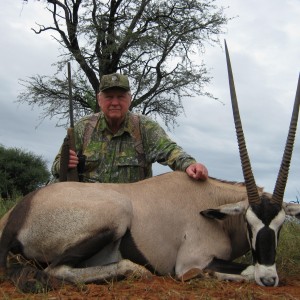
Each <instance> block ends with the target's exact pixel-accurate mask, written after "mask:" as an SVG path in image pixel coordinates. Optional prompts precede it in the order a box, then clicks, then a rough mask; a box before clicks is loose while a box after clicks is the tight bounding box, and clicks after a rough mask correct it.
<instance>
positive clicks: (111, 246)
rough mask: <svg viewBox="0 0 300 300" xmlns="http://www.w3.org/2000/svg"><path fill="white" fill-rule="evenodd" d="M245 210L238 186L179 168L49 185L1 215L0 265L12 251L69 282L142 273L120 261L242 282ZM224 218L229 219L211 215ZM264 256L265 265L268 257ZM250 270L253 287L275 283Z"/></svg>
mask: <svg viewBox="0 0 300 300" xmlns="http://www.w3.org/2000/svg"><path fill="white" fill-rule="evenodd" d="M260 194H261V195H262V190H260ZM264 195H265V197H266V198H268V199H269V198H270V195H268V194H264ZM267 201H268V200H267ZM284 207H285V206H284ZM291 207H292V206H291ZM293 207H294V206H293ZM211 208H217V209H216V210H211ZM247 208H248V201H247V192H246V188H245V186H244V184H238V183H231V182H224V181H220V180H216V179H212V178H210V179H208V180H207V181H195V180H193V179H191V178H189V177H188V176H187V175H186V174H185V173H183V172H172V173H167V174H164V175H160V176H157V177H153V178H150V179H147V180H144V181H141V182H138V183H133V184H98V183H91V184H88V183H77V182H63V183H56V184H52V185H49V186H47V187H44V188H42V189H39V190H37V191H35V192H34V193H32V194H29V195H28V196H27V197H25V198H24V199H23V200H22V201H21V202H20V203H19V204H18V205H17V206H16V207H15V208H14V210H13V211H12V212H9V213H8V214H9V215H8V216H6V217H4V218H3V220H2V222H1V231H2V237H1V240H0V266H1V267H2V268H4V267H5V265H6V257H7V252H8V251H13V252H15V253H21V254H23V255H24V256H25V257H26V258H28V259H33V260H36V261H38V262H39V263H44V264H47V265H48V267H47V268H46V272H48V273H49V274H51V275H53V276H55V277H59V278H63V279H65V280H68V281H72V282H93V281H104V280H107V279H110V278H111V277H118V276H123V275H125V274H127V273H128V272H129V271H131V272H134V271H137V272H143V269H142V268H141V267H139V266H137V265H135V264H132V263H130V262H128V261H125V260H124V259H129V260H130V261H131V262H133V263H136V264H139V265H144V266H146V267H147V268H148V269H149V270H151V271H155V272H156V273H158V274H160V275H166V274H171V275H175V276H176V277H177V278H182V279H189V278H191V277H194V276H197V275H199V274H201V271H203V270H205V269H209V270H215V271H218V272H222V273H225V274H227V275H226V276H225V275H224V276H225V277H224V278H226V279H231V280H241V279H246V280H248V279H252V278H253V277H254V275H255V274H254V270H253V269H249V268H248V270H246V267H245V266H240V267H239V266H237V265H234V264H232V265H231V263H230V262H231V261H232V260H233V259H235V258H237V257H239V256H241V255H243V254H245V253H246V252H247V251H248V250H249V249H250V247H249V243H248V240H247V226H246V222H245V219H244V217H245V216H244V213H245V212H246V209H247ZM299 210H300V208H299ZM201 211H202V212H204V215H205V216H203V215H200V214H199V213H200V212H201ZM216 212H217V214H218V216H215V215H214V214H215V213H216ZM288 212H289V211H288ZM298 213H299V211H298ZM276 214H277V216H278V218H279V219H280V221H279V223H280V224H279V226H278V227H279V228H280V226H281V224H282V223H283V220H284V216H285V213H284V210H283V209H282V208H281V207H280V208H279V210H278V211H277V212H276ZM293 214H294V215H295V214H296V213H295V211H294V212H293ZM225 215H231V216H230V217H228V218H226V219H225V220H223V221H216V220H213V219H210V217H211V218H220V219H222V218H223V217H224V216H225ZM207 217H208V218H207ZM272 242H273V243H275V237H274V240H272ZM254 248H255V247H254ZM270 255H271V256H272V257H271V264H270V267H271V269H272V268H274V266H273V265H274V263H275V262H274V260H275V254H274V253H270ZM226 261H227V263H226ZM223 264H224V268H223ZM103 265H105V266H106V267H102V266H103ZM95 266H101V267H95ZM243 272H244V273H243ZM257 272H258V273H259V279H258V282H259V283H260V284H265V285H268V282H269V285H275V284H277V283H278V277H276V276H277V274H276V269H275V273H274V270H273V269H272V270H271V272H270V270H268V269H267V270H264V269H262V268H260V269H259V270H258V271H257ZM216 274H217V276H221V274H219V273H216ZM221 277H222V276H221Z"/></svg>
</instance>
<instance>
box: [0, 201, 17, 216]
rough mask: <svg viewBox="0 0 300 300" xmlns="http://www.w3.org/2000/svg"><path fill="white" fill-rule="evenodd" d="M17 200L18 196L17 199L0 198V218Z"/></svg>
mask: <svg viewBox="0 0 300 300" xmlns="http://www.w3.org/2000/svg"><path fill="white" fill-rule="evenodd" d="M18 200H19V198H17V199H14V200H12V199H9V200H4V199H2V198H0V218H1V217H2V216H3V215H4V214H5V213H6V212H7V211H8V210H10V208H12V207H13V206H14V205H15V204H16V203H17V201H18Z"/></svg>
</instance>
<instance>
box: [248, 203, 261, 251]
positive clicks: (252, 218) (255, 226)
mask: <svg viewBox="0 0 300 300" xmlns="http://www.w3.org/2000/svg"><path fill="white" fill-rule="evenodd" d="M246 219H247V221H248V223H249V225H250V227H251V230H252V240H251V241H250V243H251V247H252V248H253V249H255V244H256V237H257V233H258V232H259V231H260V230H261V229H262V228H263V227H264V226H265V225H264V223H263V222H262V221H261V220H260V219H259V218H258V217H257V216H256V214H255V213H254V212H253V211H252V208H251V207H249V208H248V210H247V213H246ZM248 238H249V239H250V237H248Z"/></svg>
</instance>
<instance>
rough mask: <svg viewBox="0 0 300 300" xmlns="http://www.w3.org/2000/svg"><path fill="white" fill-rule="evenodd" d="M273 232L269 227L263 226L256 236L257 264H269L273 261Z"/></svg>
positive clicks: (274, 254) (274, 249) (274, 247)
mask: <svg viewBox="0 0 300 300" xmlns="http://www.w3.org/2000/svg"><path fill="white" fill-rule="evenodd" d="M275 238H276V236H275V232H274V230H272V229H270V228H269V227H267V226H265V227H263V228H262V229H261V230H260V231H259V232H258V234H257V237H256V245H255V248H256V249H255V250H256V251H255V252H256V259H257V262H258V263H259V264H262V265H266V266H271V265H273V264H274V263H275V257H276V243H275Z"/></svg>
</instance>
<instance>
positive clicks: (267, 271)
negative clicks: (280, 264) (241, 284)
mask: <svg viewBox="0 0 300 300" xmlns="http://www.w3.org/2000/svg"><path fill="white" fill-rule="evenodd" d="M254 268H255V271H254V277H255V281H256V283H257V284H259V285H261V286H277V285H278V282H279V278H278V275H277V271H276V265H275V264H274V265H272V266H264V265H259V264H256V265H255V266H254Z"/></svg>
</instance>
